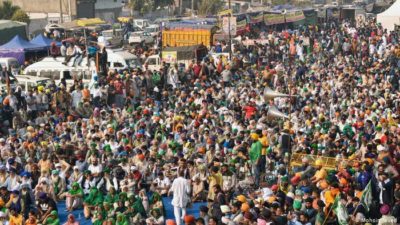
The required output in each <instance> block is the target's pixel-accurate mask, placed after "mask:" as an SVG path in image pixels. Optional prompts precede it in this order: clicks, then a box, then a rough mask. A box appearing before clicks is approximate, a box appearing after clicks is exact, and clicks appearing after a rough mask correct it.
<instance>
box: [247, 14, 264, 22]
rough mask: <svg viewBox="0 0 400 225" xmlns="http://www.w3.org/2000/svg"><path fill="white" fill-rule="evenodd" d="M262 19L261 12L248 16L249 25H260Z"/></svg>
mask: <svg viewBox="0 0 400 225" xmlns="http://www.w3.org/2000/svg"><path fill="white" fill-rule="evenodd" d="M263 19H264V14H263V13H262V12H260V13H257V14H253V15H251V16H250V23H261V22H262V21H263Z"/></svg>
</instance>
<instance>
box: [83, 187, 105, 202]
mask: <svg viewBox="0 0 400 225" xmlns="http://www.w3.org/2000/svg"><path fill="white" fill-rule="evenodd" d="M102 202H103V195H102V194H101V193H100V191H99V190H98V189H97V188H96V187H93V188H91V189H90V192H89V195H88V196H87V197H86V198H85V203H87V204H89V205H98V204H101V203H102Z"/></svg>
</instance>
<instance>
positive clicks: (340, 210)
mask: <svg viewBox="0 0 400 225" xmlns="http://www.w3.org/2000/svg"><path fill="white" fill-rule="evenodd" d="M332 207H333V211H334V212H335V214H336V217H337V219H338V223H339V225H347V224H349V215H348V213H347V209H346V207H345V206H344V205H343V203H342V202H341V201H340V195H337V196H336V198H335V202H334V203H333V205H332Z"/></svg>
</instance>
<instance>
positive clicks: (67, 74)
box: [24, 57, 95, 87]
mask: <svg viewBox="0 0 400 225" xmlns="http://www.w3.org/2000/svg"><path fill="white" fill-rule="evenodd" d="M71 61H73V59H71ZM63 62H64V58H63V57H58V58H53V57H46V58H44V59H42V60H41V61H39V62H37V63H34V64H32V65H29V66H27V67H26V68H25V70H24V72H25V75H30V76H34V77H41V78H48V79H51V80H54V81H56V83H57V84H58V83H60V82H61V79H63V78H64V79H65V80H66V82H67V86H68V87H69V86H71V85H73V83H74V79H82V80H83V83H87V84H88V83H89V82H90V80H91V77H92V71H94V70H95V66H94V62H93V63H91V66H89V67H87V66H72V65H71V64H72V62H70V63H69V64H68V65H64V64H63ZM80 65H86V59H85V60H82V63H81V64H80ZM89 68H90V69H89Z"/></svg>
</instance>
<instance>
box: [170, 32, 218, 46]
mask: <svg viewBox="0 0 400 225" xmlns="http://www.w3.org/2000/svg"><path fill="white" fill-rule="evenodd" d="M214 33H215V29H214V28H209V29H192V28H180V29H171V30H163V31H162V46H163V47H181V46H193V45H204V46H206V47H207V48H210V46H211V44H212V37H213V34H214Z"/></svg>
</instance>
